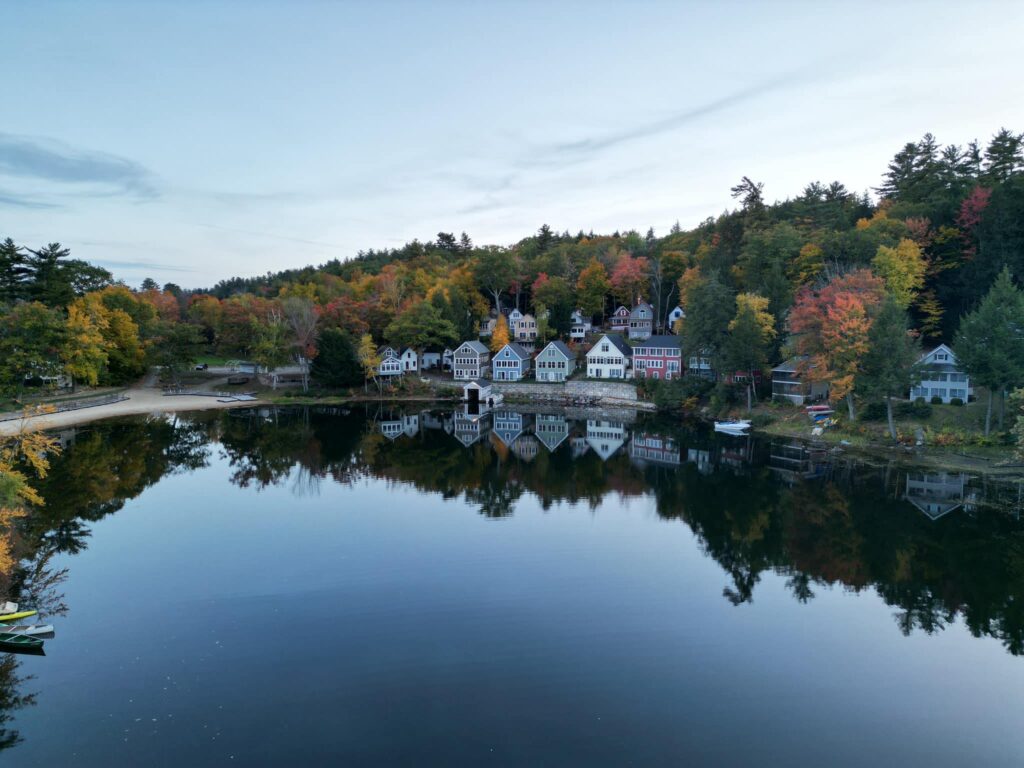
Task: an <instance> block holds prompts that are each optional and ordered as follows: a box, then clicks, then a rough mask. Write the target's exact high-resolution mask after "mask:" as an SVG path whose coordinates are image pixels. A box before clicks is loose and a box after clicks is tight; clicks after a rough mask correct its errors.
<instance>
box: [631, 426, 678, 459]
mask: <svg viewBox="0 0 1024 768" xmlns="http://www.w3.org/2000/svg"><path fill="white" fill-rule="evenodd" d="M629 458H630V459H632V460H633V463H635V464H639V465H640V466H643V465H644V464H662V465H665V466H669V467H678V466H679V464H680V462H681V459H680V454H679V446H678V445H676V441H675V440H673V439H672V438H671V437H665V436H664V435H659V434H655V433H651V432H636V433H634V434H633V439H632V440H630V441H629Z"/></svg>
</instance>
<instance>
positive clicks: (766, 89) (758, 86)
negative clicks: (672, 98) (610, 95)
mask: <svg viewBox="0 0 1024 768" xmlns="http://www.w3.org/2000/svg"><path fill="white" fill-rule="evenodd" d="M820 74H821V71H820V69H818V68H812V67H804V68H801V69H799V70H795V71H791V72H785V73H783V74H780V75H777V76H775V77H772V78H769V79H765V80H761V81H759V82H756V83H754V84H752V85H748V86H746V87H743V88H740V89H738V90H735V91H733V92H731V93H727V94H726V95H724V96H721V97H718V98H715V99H711V100H710V101H706V102H704V103H702V104H697V105H695V106H691V107H687V108H686V109H683V110H680V111H678V112H675V113H673V114H671V115H668V116H667V117H663V118H661V119H658V120H651V121H649V122H646V123H640V124H638V125H635V126H632V127H629V128H623V129H621V130H618V131H610V132H608V133H605V134H603V135H595V136H587V137H584V138H580V139H574V140H572V141H563V142H556V143H552V144H548V145H546V146H539V147H535V148H534V150H533V151H532V152H531V156H530V157H528V158H526V159H525V160H523V161H522V165H524V166H536V165H540V164H545V165H547V164H551V163H554V164H561V165H571V164H574V163H578V162H582V161H584V160H587V159H589V158H590V157H592V156H594V155H596V154H598V153H600V152H603V151H604V150H607V149H612V148H613V147H617V146H619V145H621V144H626V143H628V142H632V141H637V140H639V139H645V138H648V137H651V136H657V135H659V134H663V133H669V132H671V131H675V130H677V129H679V128H682V127H684V126H686V125H687V124H689V123H692V122H694V121H697V120H700V119H701V118H704V117H708V116H709V115H713V114H715V113H718V112H724V111H725V110H728V109H732V108H734V107H738V106H740V105H742V104H744V103H746V102H749V101H753V100H755V99H757V98H760V97H762V96H766V95H768V94H770V93H773V92H775V91H779V90H782V89H785V88H790V87H793V86H795V85H799V84H801V83H804V82H806V81H807V80H808V79H810V78H812V77H815V76H819V75H820Z"/></svg>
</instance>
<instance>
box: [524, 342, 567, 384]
mask: <svg viewBox="0 0 1024 768" xmlns="http://www.w3.org/2000/svg"><path fill="white" fill-rule="evenodd" d="M534 365H535V366H536V371H535V373H534V378H536V379H537V381H565V380H566V379H568V378H569V377H570V376H572V374H573V371H575V370H576V353H575V352H573V351H572V350H571V349H569V346H568V345H567V344H566V343H565V342H563V341H552V342H551V343H549V344H548V345H547V346H546V347H544V349H542V350H541V351H540V354H538V355H537V359H536V360H534Z"/></svg>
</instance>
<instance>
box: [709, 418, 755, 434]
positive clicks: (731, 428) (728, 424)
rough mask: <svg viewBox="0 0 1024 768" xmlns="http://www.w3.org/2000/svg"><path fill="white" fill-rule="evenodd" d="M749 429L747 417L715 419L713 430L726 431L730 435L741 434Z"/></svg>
mask: <svg viewBox="0 0 1024 768" xmlns="http://www.w3.org/2000/svg"><path fill="white" fill-rule="evenodd" d="M748 429H750V420H749V419H735V420H733V421H716V422H715V432H726V433H728V434H731V435H741V434H743V433H744V432H746V431H747V430H748Z"/></svg>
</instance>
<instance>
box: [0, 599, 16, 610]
mask: <svg viewBox="0 0 1024 768" xmlns="http://www.w3.org/2000/svg"><path fill="white" fill-rule="evenodd" d="M17 610H18V604H17V603H12V602H11V601H9V600H8V601H7V602H5V603H3V604H0V613H14V612H15V611H17Z"/></svg>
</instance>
